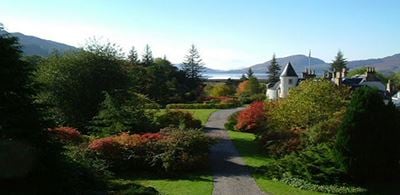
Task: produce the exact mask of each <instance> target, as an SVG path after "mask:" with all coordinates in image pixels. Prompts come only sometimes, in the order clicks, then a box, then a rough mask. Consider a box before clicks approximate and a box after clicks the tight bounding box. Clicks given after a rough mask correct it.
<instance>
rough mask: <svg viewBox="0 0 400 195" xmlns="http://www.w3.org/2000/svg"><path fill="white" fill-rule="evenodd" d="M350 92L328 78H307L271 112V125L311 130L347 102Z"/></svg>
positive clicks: (281, 127)
mask: <svg viewBox="0 0 400 195" xmlns="http://www.w3.org/2000/svg"><path fill="white" fill-rule="evenodd" d="M348 94H349V91H348V89H347V88H346V87H343V86H340V87H339V86H336V85H335V84H334V83H332V82H331V81H327V80H306V81H303V82H301V83H300V85H299V86H298V87H296V88H294V89H292V90H291V91H290V95H289V96H288V97H287V98H286V99H284V100H281V101H280V103H279V106H278V107H277V108H275V109H273V110H272V112H271V117H270V119H271V121H270V123H271V124H274V126H276V127H278V128H279V129H284V130H287V129H308V128H310V127H312V126H314V125H316V124H317V123H319V122H321V121H325V120H328V119H330V118H332V117H333V114H334V113H336V112H339V111H341V110H342V109H344V108H345V107H346V105H347V101H346V98H347V97H348Z"/></svg>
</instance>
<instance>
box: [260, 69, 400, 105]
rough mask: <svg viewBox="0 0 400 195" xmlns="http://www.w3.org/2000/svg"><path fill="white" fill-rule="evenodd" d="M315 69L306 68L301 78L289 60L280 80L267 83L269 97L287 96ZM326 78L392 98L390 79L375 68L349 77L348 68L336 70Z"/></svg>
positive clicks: (326, 74) (339, 83)
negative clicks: (366, 88) (363, 87)
mask: <svg viewBox="0 0 400 195" xmlns="http://www.w3.org/2000/svg"><path fill="white" fill-rule="evenodd" d="M315 77H316V75H315V71H313V70H311V69H306V70H305V71H304V72H303V78H299V77H298V76H297V74H296V71H295V70H294V68H293V66H292V64H291V63H290V62H289V63H288V64H287V65H286V66H285V68H284V69H283V71H282V73H281V75H280V81H279V82H277V83H275V84H267V92H266V95H267V98H268V99H269V100H276V99H278V98H286V97H287V96H288V94H289V90H290V89H291V88H294V87H296V86H297V85H298V84H299V83H300V82H301V81H303V80H306V79H312V78H315ZM323 78H325V79H329V80H331V81H332V82H334V83H335V84H336V85H346V86H349V87H350V88H351V89H356V88H359V87H362V86H368V87H373V88H377V89H378V90H379V91H380V92H381V93H382V95H383V96H384V97H385V99H387V100H388V99H389V98H390V92H391V87H390V81H389V82H388V84H387V86H386V85H385V84H384V83H383V82H382V81H381V80H380V79H379V78H378V77H377V75H376V71H375V68H370V67H368V68H367V72H366V73H365V74H363V75H356V76H353V77H347V69H343V70H341V71H335V72H327V73H325V75H324V77H323ZM399 97H400V96H399ZM399 101H400V100H399Z"/></svg>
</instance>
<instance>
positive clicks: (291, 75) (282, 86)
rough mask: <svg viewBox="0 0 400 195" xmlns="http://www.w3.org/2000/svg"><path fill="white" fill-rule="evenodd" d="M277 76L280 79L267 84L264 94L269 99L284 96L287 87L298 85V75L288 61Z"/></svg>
mask: <svg viewBox="0 0 400 195" xmlns="http://www.w3.org/2000/svg"><path fill="white" fill-rule="evenodd" d="M279 78H280V81H278V82H277V83H274V84H271V86H269V85H268V84H267V94H266V95H267V98H268V99H270V100H275V99H278V98H286V97H287V96H288V94H289V89H291V88H293V87H296V86H297V85H298V81H299V77H298V76H297V74H296V71H295V70H294V68H293V66H292V64H291V63H290V62H289V63H288V64H287V65H286V66H285V68H284V69H283V71H282V73H281V75H280V77H279Z"/></svg>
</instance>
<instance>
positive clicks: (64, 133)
mask: <svg viewBox="0 0 400 195" xmlns="http://www.w3.org/2000/svg"><path fill="white" fill-rule="evenodd" d="M48 130H49V132H50V133H51V134H52V135H54V136H55V138H56V139H58V140H60V141H64V142H69V141H77V140H79V139H80V138H81V133H80V132H79V131H78V130H77V129H76V128H73V127H56V128H50V129H48Z"/></svg>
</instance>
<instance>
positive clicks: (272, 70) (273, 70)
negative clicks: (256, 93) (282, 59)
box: [267, 54, 281, 84]
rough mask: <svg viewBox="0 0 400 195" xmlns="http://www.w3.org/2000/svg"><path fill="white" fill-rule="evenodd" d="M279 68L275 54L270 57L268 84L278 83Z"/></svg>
mask: <svg viewBox="0 0 400 195" xmlns="http://www.w3.org/2000/svg"><path fill="white" fill-rule="evenodd" d="M280 71H281V67H280V66H279V64H278V62H277V61H276V58H275V54H274V55H273V56H272V60H271V64H270V65H269V66H268V81H267V82H268V83H272V84H274V83H276V82H278V81H279V73H280Z"/></svg>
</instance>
